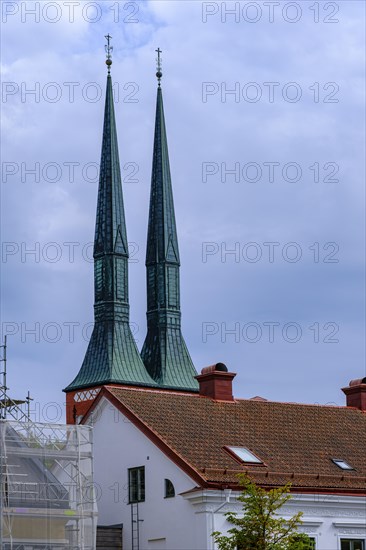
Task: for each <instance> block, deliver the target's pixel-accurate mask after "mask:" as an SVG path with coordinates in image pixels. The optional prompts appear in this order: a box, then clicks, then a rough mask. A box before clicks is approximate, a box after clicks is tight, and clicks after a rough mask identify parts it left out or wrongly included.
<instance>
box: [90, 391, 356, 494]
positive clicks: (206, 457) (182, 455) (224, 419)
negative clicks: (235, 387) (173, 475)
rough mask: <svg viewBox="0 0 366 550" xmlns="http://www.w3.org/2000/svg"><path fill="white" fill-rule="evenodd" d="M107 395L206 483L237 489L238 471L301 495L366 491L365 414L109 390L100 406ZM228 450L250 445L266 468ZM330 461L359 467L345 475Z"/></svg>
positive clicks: (256, 402) (158, 393)
mask: <svg viewBox="0 0 366 550" xmlns="http://www.w3.org/2000/svg"><path fill="white" fill-rule="evenodd" d="M103 395H104V396H105V397H107V398H108V399H109V400H110V401H111V402H112V403H113V404H114V405H115V406H116V407H117V408H119V409H120V410H121V412H123V413H124V414H127V416H128V417H129V418H130V420H131V421H132V422H134V423H135V424H136V425H137V426H138V427H139V428H140V429H141V430H142V431H143V432H144V433H145V434H146V435H147V436H148V437H150V439H152V440H153V441H154V443H155V444H157V445H158V446H159V447H160V448H161V449H162V450H163V451H164V452H165V453H166V454H168V455H169V456H170V458H172V460H174V461H175V462H176V463H177V464H178V465H179V466H180V467H181V468H182V469H183V470H185V471H186V472H187V473H188V474H189V475H190V476H191V477H193V478H194V479H195V480H196V482H197V483H198V484H199V485H200V486H215V487H222V486H225V485H226V486H235V484H236V483H237V474H238V473H240V472H243V471H248V472H249V474H250V475H251V476H252V477H253V478H254V479H255V481H257V482H258V483H260V484H261V485H262V486H275V485H282V484H284V483H286V482H287V481H290V482H291V483H292V487H293V490H297V491H300V490H301V491H308V492H309V491H312V490H314V491H316V492H319V491H329V492H333V493H337V492H346V493H349V494H354V493H357V494H366V460H365V457H366V437H365V436H366V414H365V413H364V412H362V411H360V410H357V409H352V408H347V407H330V406H318V405H302V404H292V403H277V402H271V401H258V400H250V399H249V400H235V401H231V402H230V401H228V402H223V401H214V400H212V399H208V398H206V397H202V396H200V395H198V394H193V393H180V392H169V391H157V390H149V389H142V388H138V389H137V388H128V387H111V386H108V387H105V388H104V389H103V390H102V392H101V394H100V395H99V396H98V398H97V400H96V403H97V402H98V401H99V400H100V398H101V397H102V396H103ZM94 406H95V405H93V407H94ZM225 446H238V447H246V448H247V449H249V450H250V451H252V452H253V453H254V454H255V455H256V456H258V457H259V458H260V459H261V460H262V461H263V462H264V464H265V465H246V464H240V463H239V462H238V461H237V460H235V458H234V457H232V456H230V454H229V453H228V452H227V450H225V448H224V447H225ZM332 458H335V459H343V460H345V461H347V462H348V463H349V464H350V465H351V466H352V467H353V468H354V470H352V471H343V470H341V469H340V468H339V467H338V466H336V465H335V464H334V463H333V462H332V460H331V459H332Z"/></svg>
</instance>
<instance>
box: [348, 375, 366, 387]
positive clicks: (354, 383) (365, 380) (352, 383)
mask: <svg viewBox="0 0 366 550" xmlns="http://www.w3.org/2000/svg"><path fill="white" fill-rule="evenodd" d="M360 384H366V376H365V378H356V379H355V380H351V381H350V383H349V385H350V387H352V386H359V385H360Z"/></svg>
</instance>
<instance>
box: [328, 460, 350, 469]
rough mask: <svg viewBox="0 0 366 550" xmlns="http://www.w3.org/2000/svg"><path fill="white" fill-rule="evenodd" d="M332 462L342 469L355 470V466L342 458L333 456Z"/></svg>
mask: <svg viewBox="0 0 366 550" xmlns="http://www.w3.org/2000/svg"><path fill="white" fill-rule="evenodd" d="M332 462H334V464H335V465H336V466H338V468H341V469H342V470H354V468H352V466H350V465H349V464H348V462H346V461H345V460H342V459H341V458H332Z"/></svg>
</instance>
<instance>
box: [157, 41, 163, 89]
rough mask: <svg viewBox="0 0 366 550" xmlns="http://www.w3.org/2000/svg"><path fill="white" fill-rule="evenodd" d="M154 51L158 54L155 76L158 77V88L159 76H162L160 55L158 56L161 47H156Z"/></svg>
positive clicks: (159, 83)
mask: <svg viewBox="0 0 366 550" xmlns="http://www.w3.org/2000/svg"><path fill="white" fill-rule="evenodd" d="M155 51H156V53H157V54H158V57H157V58H156V78H157V79H158V85H159V88H160V85H161V77H162V76H163V73H162V70H161V57H160V54H161V53H162V52H161V49H160V48H158V49H157V50H155Z"/></svg>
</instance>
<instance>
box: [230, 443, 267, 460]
mask: <svg viewBox="0 0 366 550" xmlns="http://www.w3.org/2000/svg"><path fill="white" fill-rule="evenodd" d="M225 448H226V449H227V450H228V451H229V452H230V454H232V455H234V457H235V458H238V459H239V460H240V462H245V463H249V464H263V461H262V460H260V458H258V457H257V456H255V454H253V453H252V452H251V451H249V449H247V448H246V447H229V446H228V447H225Z"/></svg>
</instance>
